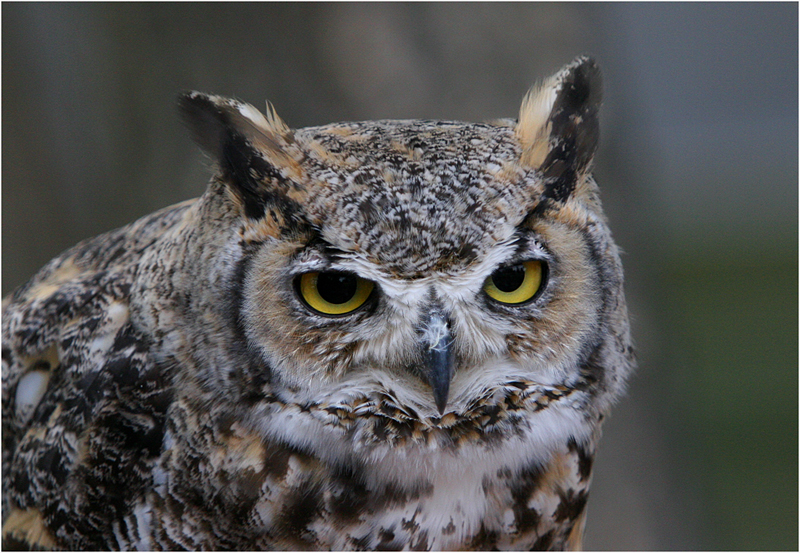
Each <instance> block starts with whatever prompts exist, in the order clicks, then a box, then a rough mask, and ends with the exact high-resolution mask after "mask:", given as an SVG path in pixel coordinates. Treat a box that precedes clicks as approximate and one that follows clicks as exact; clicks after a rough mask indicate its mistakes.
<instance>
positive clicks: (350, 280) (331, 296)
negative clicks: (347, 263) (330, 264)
mask: <svg viewBox="0 0 800 553" xmlns="http://www.w3.org/2000/svg"><path fill="white" fill-rule="evenodd" d="M357 287H358V281H357V280H356V277H355V276H353V275H346V274H343V273H320V274H319V276H318V277H317V291H318V292H319V295H320V296H321V297H322V299H324V300H325V301H327V302H328V303H334V304H340V303H346V302H348V301H350V300H351V299H353V296H355V295H356V288H357Z"/></svg>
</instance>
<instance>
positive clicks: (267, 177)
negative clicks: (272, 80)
mask: <svg viewBox="0 0 800 553" xmlns="http://www.w3.org/2000/svg"><path fill="white" fill-rule="evenodd" d="M178 109H179V111H180V114H181V118H182V119H183V121H184V122H185V123H186V126H187V127H189V129H190V131H191V133H192V137H193V138H194V140H195V142H197V144H198V145H199V146H200V147H201V148H202V149H203V150H204V151H205V152H206V153H207V154H208V155H209V156H211V158H212V159H213V160H214V161H216V163H217V165H218V166H219V170H220V172H221V175H222V178H223V180H224V181H225V182H226V183H227V184H228V185H229V186H230V188H231V189H232V191H233V192H234V193H235V194H236V195H237V196H238V197H239V198H240V199H241V200H242V202H243V204H244V209H245V213H246V214H247V215H248V216H249V217H251V218H253V219H257V218H260V217H262V216H263V215H264V210H265V208H266V205H267V203H269V201H270V197H272V196H274V195H275V193H276V192H278V190H276V183H280V182H285V181H286V180H288V177H286V176H285V175H284V174H282V171H283V172H286V173H289V172H290V170H293V172H294V173H297V167H296V166H297V164H296V162H295V161H294V160H293V159H292V157H291V155H290V153H289V150H290V148H291V145H292V144H293V143H294V139H293V136H292V132H291V130H290V129H289V127H287V126H286V124H285V123H284V122H283V121H281V119H280V118H279V117H278V115H277V114H276V113H275V110H274V109H273V108H272V106H271V105H269V104H267V115H264V114H262V113H261V112H260V111H258V110H257V109H256V108H254V107H253V106H251V105H250V104H246V103H244V102H239V101H238V100H232V99H229V98H224V97H222V96H215V95H212V94H204V93H202V92H187V93H185V94H182V95H181V96H180V97H179V98H178Z"/></svg>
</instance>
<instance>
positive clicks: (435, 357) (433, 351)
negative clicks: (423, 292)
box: [422, 311, 453, 415]
mask: <svg viewBox="0 0 800 553" xmlns="http://www.w3.org/2000/svg"><path fill="white" fill-rule="evenodd" d="M452 346H453V338H452V335H451V334H450V323H449V322H448V321H447V319H446V318H445V317H444V315H442V314H441V313H439V312H437V311H434V312H433V313H432V314H431V315H430V319H429V320H428V324H427V325H426V328H425V330H424V332H423V336H422V347H423V354H424V356H425V366H426V371H427V374H426V375H425V376H426V378H427V380H428V384H430V385H431V388H432V389H433V399H434V401H435V402H436V408H437V409H438V410H439V414H440V415H443V414H444V409H445V407H447V395H448V393H449V392H450V379H451V378H452V376H453V348H452Z"/></svg>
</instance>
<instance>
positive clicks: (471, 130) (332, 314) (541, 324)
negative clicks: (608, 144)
mask: <svg viewBox="0 0 800 553" xmlns="http://www.w3.org/2000/svg"><path fill="white" fill-rule="evenodd" d="M598 79H599V74H598V73H597V71H596V68H595V67H594V65H593V64H591V63H588V64H587V63H583V62H581V63H576V64H574V65H573V66H568V67H567V68H565V69H564V70H562V72H561V73H559V74H557V75H556V76H555V77H553V78H552V79H550V81H548V82H546V83H544V85H542V87H540V89H538V90H535V91H533V92H532V93H531V94H530V95H529V96H528V98H526V100H525V102H524V103H523V106H522V108H521V111H520V117H519V120H518V121H511V120H504V121H499V122H496V123H493V124H465V123H457V122H441V121H435V122H430V121H377V122H363V123H343V124H335V125H328V126H324V127H315V128H307V129H300V130H294V131H292V130H290V129H289V128H288V127H287V126H286V125H285V124H284V123H283V122H282V121H281V120H280V119H279V118H278V117H277V115H276V114H275V113H274V111H272V109H271V108H269V109H268V110H267V114H266V115H263V114H261V113H259V112H258V111H257V110H256V109H255V108H253V107H252V106H249V105H246V104H242V103H239V102H237V101H234V100H228V99H224V98H220V97H216V96H206V95H202V94H199V93H192V94H190V95H187V96H186V97H184V99H183V101H182V104H181V106H182V109H183V113H184V115H185V118H186V120H187V121H188V122H189V124H190V126H191V127H192V129H193V130H194V133H195V137H196V139H197V140H198V142H199V143H200V144H201V145H202V146H203V147H204V148H205V149H206V151H207V152H209V153H210V154H211V155H212V157H214V158H215V159H216V160H217V162H218V165H219V173H218V176H217V185H218V186H217V188H216V190H217V192H215V193H214V194H213V195H212V199H213V200H214V201H219V202H223V203H224V204H225V205H227V206H231V205H232V206H234V208H233V209H226V210H224V212H225V217H230V218H231V219H232V222H233V224H230V225H226V227H230V228H235V229H237V231H236V234H235V235H232V236H231V238H230V241H229V242H230V244H229V247H228V248H227V250H226V251H230V250H234V251H236V252H237V253H236V254H233V255H232V256H233V257H239V258H240V259H241V262H240V263H239V264H238V269H237V271H238V273H239V274H240V278H239V283H240V287H241V292H239V295H240V299H239V301H238V303H237V305H236V307H235V310H236V313H237V317H238V320H239V322H240V324H241V328H242V329H243V334H244V335H245V337H246V342H247V348H248V349H249V350H250V351H254V352H257V355H258V356H259V358H260V359H261V360H262V362H263V367H264V368H265V369H264V370H265V371H267V372H268V373H269V377H268V380H269V385H268V389H269V394H270V397H280V398H281V401H284V402H286V403H291V404H293V405H300V406H309V405H315V406H325V407H324V408H325V409H327V408H328V407H330V406H339V407H341V408H342V409H344V410H345V411H347V410H351V411H354V412H355V411H358V409H361V410H362V411H361V412H362V415H363V416H364V417H367V416H368V415H369V416H372V415H375V413H376V412H377V411H378V410H380V408H381V407H380V406H381V405H392V406H393V408H397V409H400V410H402V411H403V412H404V413H405V414H404V415H402V416H401V417H400V418H403V417H405V418H406V419H408V420H417V421H424V422H425V424H427V425H430V426H433V427H437V426H440V425H443V426H446V422H442V421H447V420H448V419H447V416H448V414H451V415H452V416H455V417H459V418H466V419H470V420H471V418H474V419H478V418H481V417H485V411H486V408H487V405H491V404H492V402H491V401H490V402H488V403H487V401H486V398H495V399H494V400H492V401H494V403H495V404H497V405H500V404H502V405H503V406H504V407H503V409H506V408H508V409H510V410H517V409H519V410H523V411H526V410H528V409H530V408H531V406H530V405H528V403H525V402H526V401H527V400H526V399H524V398H523V399H520V397H517V396H518V395H519V394H518V392H519V390H525V392H524V393H523V394H522V395H524V396H525V397H528V396H530V394H532V393H533V392H532V391H531V390H538V391H537V392H536V393H544V392H542V390H544V389H545V388H546V389H547V390H551V391H552V390H556V391H555V392H550V393H553V394H556V395H557V394H560V393H565V394H568V393H571V392H572V391H574V390H576V389H578V388H581V389H587V388H589V387H592V386H595V387H596V388H597V389H598V390H600V389H602V388H603V387H605V386H608V387H609V389H611V388H616V387H618V385H619V383H620V382H621V381H622V376H621V373H620V376H619V378H617V376H615V374H614V371H615V369H614V368H613V367H611V368H610V370H609V377H607V376H606V374H602V375H601V376H598V375H600V373H601V372H602V371H601V370H600V369H601V368H599V367H598V363H596V362H595V361H594V360H593V359H594V357H592V356H593V355H595V357H596V356H597V351H598V349H599V348H603V347H611V346H609V345H608V344H606V341H607V336H608V335H609V329H611V328H612V327H614V326H615V325H616V326H620V328H622V326H624V325H626V324H627V322H626V321H624V316H623V315H620V313H621V311H622V309H623V307H620V306H621V305H623V304H622V303H621V300H619V299H618V298H617V296H615V294H617V292H616V291H615V290H617V289H619V287H620V285H621V269H620V266H619V260H618V256H617V252H616V248H615V247H614V246H613V243H611V241H610V237H609V235H608V231H607V228H606V227H605V222H604V219H603V216H602V213H601V212H600V206H599V201H598V198H597V187H596V184H595V182H594V180H593V178H592V177H591V175H590V173H589V169H590V166H591V161H592V156H593V154H594V151H595V148H596V139H597V110H598V106H599V101H600V94H599V89H598V87H599V83H598V82H597V81H598ZM219 191H222V192H219ZM209 201H211V200H209ZM210 211H211V212H212V213H219V212H220V211H222V210H219V209H217V210H213V209H212V210H210ZM622 332H627V329H626V328H625V330H623V331H622ZM620 355H622V353H621V352H620ZM625 363H627V362H625ZM625 363H621V365H623V364H625ZM600 381H602V383H600V384H598V382H600ZM609 383H611V384H609ZM248 385H249V384H248ZM515 390H516V391H515ZM604 392H605V390H604ZM241 393H242V394H243V395H244V394H245V393H246V391H242V392H241ZM515 394H516V395H515ZM525 394H528V395H525ZM601 395H602V394H601ZM607 395H608V397H612V396H613V393H610V394H607ZM509 398H513V399H509ZM587 401H588V400H587ZM365 404H366V405H369V406H370V407H369V408H366V407H364V405H365ZM533 409H534V411H535V410H536V407H534V408H533ZM271 420H273V421H274V420H276V419H275V418H274V417H273V418H272V419H271Z"/></svg>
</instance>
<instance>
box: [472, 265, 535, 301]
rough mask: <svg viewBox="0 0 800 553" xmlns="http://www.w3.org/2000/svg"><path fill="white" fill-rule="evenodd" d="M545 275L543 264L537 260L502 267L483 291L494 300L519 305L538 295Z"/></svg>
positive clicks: (487, 280) (486, 283)
mask: <svg viewBox="0 0 800 553" xmlns="http://www.w3.org/2000/svg"><path fill="white" fill-rule="evenodd" d="M543 273H544V268H543V266H542V262H541V261H536V260H531V261H523V262H522V263H517V264H516V265H508V266H506V267H500V268H499V269H497V270H496V271H495V272H494V273H492V275H491V276H490V277H489V278H487V279H486V282H484V284H483V290H484V291H485V292H486V293H487V294H488V295H489V297H490V298H492V299H493V300H496V301H499V302H500V303H507V304H510V305H518V304H521V303H525V302H526V301H528V300H530V299H531V298H533V297H534V296H535V295H536V292H538V291H539V289H540V288H541V286H542V276H543Z"/></svg>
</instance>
